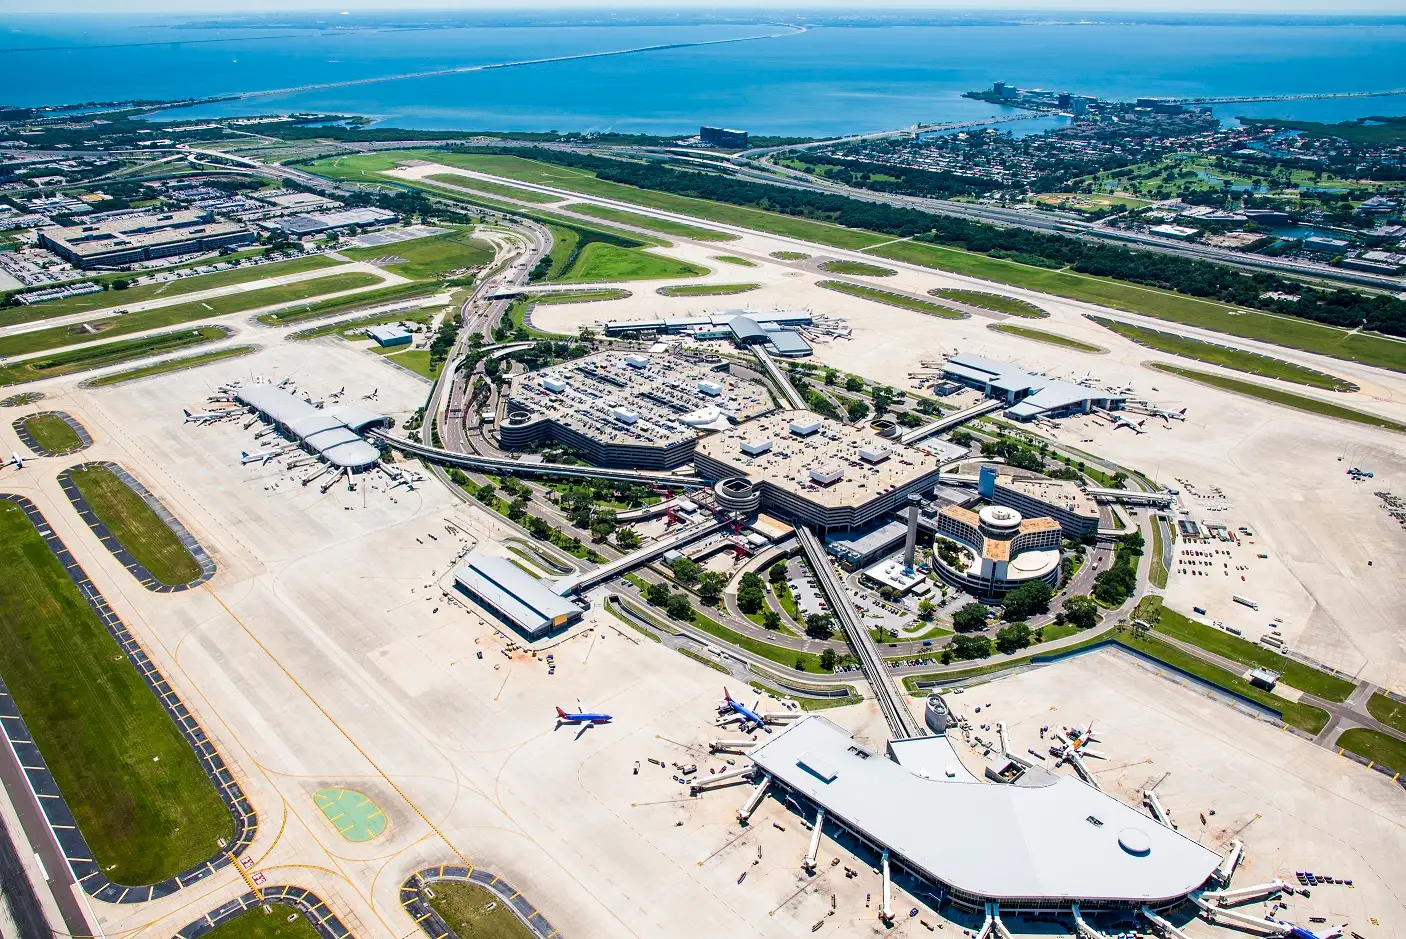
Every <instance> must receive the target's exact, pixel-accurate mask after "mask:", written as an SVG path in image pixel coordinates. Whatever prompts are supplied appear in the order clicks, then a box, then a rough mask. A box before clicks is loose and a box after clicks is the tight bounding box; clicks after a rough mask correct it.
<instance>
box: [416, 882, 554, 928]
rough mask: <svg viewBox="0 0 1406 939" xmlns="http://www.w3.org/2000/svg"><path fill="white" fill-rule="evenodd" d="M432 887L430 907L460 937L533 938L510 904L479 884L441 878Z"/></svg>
mask: <svg viewBox="0 0 1406 939" xmlns="http://www.w3.org/2000/svg"><path fill="white" fill-rule="evenodd" d="M430 890H432V891H433V892H434V899H433V900H431V901H430V906H432V907H434V911H435V912H436V913H438V914H439V915H440V916H441V917H442V918H443V919H444V922H445V924H446V925H447V926H448V927H449V928H450V929H451V930H453V932H454V935H456V936H458V937H459V939H533V935H534V934H533V932H532V930H530V929H528V928H527V927H526V926H524V925H523V924H522V921H521V920H519V919H518V918H517V915H516V914H514V913H513V911H512V910H511V909H509V908H508V906H507V904H505V903H504V902H503V901H502V900H500V899H498V898H497V897H496V896H494V895H493V894H491V893H489V892H488V891H487V890H485V889H484V888H483V887H480V886H479V885H478V884H470V883H458V882H454V881H441V882H439V883H436V884H431V885H430Z"/></svg>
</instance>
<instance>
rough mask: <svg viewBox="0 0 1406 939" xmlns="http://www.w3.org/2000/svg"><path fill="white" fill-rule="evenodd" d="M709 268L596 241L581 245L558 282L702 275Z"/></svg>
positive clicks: (659, 278) (653, 278) (557, 279)
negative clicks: (574, 258)
mask: <svg viewBox="0 0 1406 939" xmlns="http://www.w3.org/2000/svg"><path fill="white" fill-rule="evenodd" d="M706 273H707V271H704V270H702V269H701V268H698V267H694V266H693V265H692V264H689V263H687V262H686V261H678V260H675V259H674V258H670V257H665V256H664V255H662V254H649V253H647V252H644V251H641V250H639V249H638V248H622V247H620V246H619V245H612V244H608V243H606V242H604V241H593V242H591V243H590V244H588V245H586V246H585V247H584V248H582V249H581V251H580V253H579V254H577V256H576V260H575V261H573V262H572V264H571V267H570V268H569V269H568V270H567V272H566V274H565V275H564V276H562V277H558V278H555V281H556V282H557V283H563V284H574V283H592V282H597V281H613V280H664V279H666V278H673V277H701V276H702V275H704V274H706Z"/></svg>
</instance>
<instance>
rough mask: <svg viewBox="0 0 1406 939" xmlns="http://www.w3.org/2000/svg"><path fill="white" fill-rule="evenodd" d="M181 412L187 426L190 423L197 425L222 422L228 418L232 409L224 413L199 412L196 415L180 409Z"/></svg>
mask: <svg viewBox="0 0 1406 939" xmlns="http://www.w3.org/2000/svg"><path fill="white" fill-rule="evenodd" d="M181 411H182V412H183V413H184V414H185V416H186V419H185V423H187V424H189V423H190V422H191V421H194V422H195V423H197V424H208V423H210V422H211V421H218V420H223V419H224V418H226V417H229V416H230V414H231V413H233V409H230V410H226V411H201V412H200V413H198V414H192V413H190V412H189V411H187V410H186V409H185V408H181Z"/></svg>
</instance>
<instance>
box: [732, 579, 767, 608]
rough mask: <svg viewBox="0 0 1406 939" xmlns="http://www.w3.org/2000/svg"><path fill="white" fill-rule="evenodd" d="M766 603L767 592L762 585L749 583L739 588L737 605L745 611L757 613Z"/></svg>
mask: <svg viewBox="0 0 1406 939" xmlns="http://www.w3.org/2000/svg"><path fill="white" fill-rule="evenodd" d="M765 605H766V594H765V593H763V592H762V588H761V587H757V586H753V585H750V584H749V585H747V586H739V587H738V588H737V607H738V609H740V610H741V611H742V612H743V613H757V612H759V611H760V610H761V608H762V607H763V606H765Z"/></svg>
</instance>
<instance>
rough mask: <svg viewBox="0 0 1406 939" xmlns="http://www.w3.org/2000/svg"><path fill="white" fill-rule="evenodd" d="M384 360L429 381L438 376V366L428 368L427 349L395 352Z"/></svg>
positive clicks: (428, 353)
mask: <svg viewBox="0 0 1406 939" xmlns="http://www.w3.org/2000/svg"><path fill="white" fill-rule="evenodd" d="M386 359H387V360H389V361H391V362H394V363H395V364H396V365H399V366H401V367H402V368H408V369H410V371H412V372H414V373H415V374H416V375H423V376H425V377H426V378H428V379H431V380H433V379H434V378H435V376H437V375H438V374H439V369H440V366H439V365H436V366H434V367H433V368H432V367H431V366H430V350H428V349H411V350H410V351H409V352H395V353H392V354H390V355H388V356H386Z"/></svg>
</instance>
